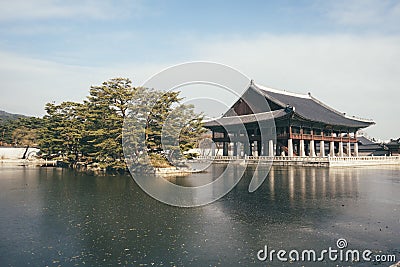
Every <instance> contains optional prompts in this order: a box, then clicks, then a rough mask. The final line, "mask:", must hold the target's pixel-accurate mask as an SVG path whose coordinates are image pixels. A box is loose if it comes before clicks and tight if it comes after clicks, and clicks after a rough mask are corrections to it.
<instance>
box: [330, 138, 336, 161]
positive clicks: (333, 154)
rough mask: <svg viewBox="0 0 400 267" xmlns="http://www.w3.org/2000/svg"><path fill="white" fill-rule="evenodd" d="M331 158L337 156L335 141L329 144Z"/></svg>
mask: <svg viewBox="0 0 400 267" xmlns="http://www.w3.org/2000/svg"><path fill="white" fill-rule="evenodd" d="M329 156H331V157H334V156H335V142H333V141H331V142H330V143H329Z"/></svg>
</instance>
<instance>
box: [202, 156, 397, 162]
mask: <svg viewBox="0 0 400 267" xmlns="http://www.w3.org/2000/svg"><path fill="white" fill-rule="evenodd" d="M197 159H199V160H202V159H207V160H223V161H230V160H239V159H242V160H250V161H254V160H259V161H285V162H290V161H292V162H310V163H311V162H325V163H328V162H356V161H359V162H362V161H364V162H372V161H374V162H376V161H380V162H385V161H386V162H398V163H400V156H357V157H353V156H351V157H348V156H347V157H336V156H335V157H331V156H329V155H328V156H326V157H300V156H295V157H287V156H274V157H270V156H244V157H242V156H199V157H197Z"/></svg>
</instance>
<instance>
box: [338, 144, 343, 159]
mask: <svg viewBox="0 0 400 267" xmlns="http://www.w3.org/2000/svg"><path fill="white" fill-rule="evenodd" d="M343 156H344V153H343V142H342V141H340V142H339V157H343Z"/></svg>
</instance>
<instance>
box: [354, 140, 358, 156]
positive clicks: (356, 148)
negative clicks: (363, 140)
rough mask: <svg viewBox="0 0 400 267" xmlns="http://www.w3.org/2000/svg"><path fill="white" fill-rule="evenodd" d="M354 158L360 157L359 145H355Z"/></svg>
mask: <svg viewBox="0 0 400 267" xmlns="http://www.w3.org/2000/svg"><path fill="white" fill-rule="evenodd" d="M354 156H356V157H358V143H357V142H355V143H354Z"/></svg>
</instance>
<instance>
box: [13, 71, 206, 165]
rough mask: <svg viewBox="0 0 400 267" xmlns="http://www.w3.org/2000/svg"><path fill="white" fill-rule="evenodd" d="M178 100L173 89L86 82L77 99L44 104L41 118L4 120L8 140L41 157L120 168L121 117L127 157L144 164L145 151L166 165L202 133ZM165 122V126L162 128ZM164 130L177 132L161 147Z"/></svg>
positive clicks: (198, 122)
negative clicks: (89, 84)
mask: <svg viewBox="0 0 400 267" xmlns="http://www.w3.org/2000/svg"><path fill="white" fill-rule="evenodd" d="M181 100H182V99H181V98H180V97H179V93H178V92H162V91H157V90H154V89H148V88H142V87H133V86H132V82H131V81H130V80H129V79H127V78H114V79H110V80H109V81H106V82H104V83H103V84H102V85H100V86H92V87H91V89H90V92H89V96H88V97H87V98H86V100H84V101H83V102H82V103H77V102H62V103H60V104H54V103H47V104H46V106H45V110H46V115H45V116H44V117H43V118H27V119H25V118H24V119H19V120H17V121H14V122H13V123H10V125H7V127H8V128H10V132H12V136H10V137H9V139H10V138H11V139H12V141H13V142H14V144H15V145H26V146H37V147H39V148H40V151H41V154H42V157H44V158H57V159H60V160H63V161H65V162H66V163H67V164H69V165H71V166H73V165H74V164H76V163H78V162H81V163H84V164H96V165H98V166H99V167H100V168H102V169H107V170H125V169H126V164H125V158H124V151H123V146H122V141H123V138H122V136H123V130H122V129H123V124H124V120H125V125H124V135H125V137H124V146H125V147H129V151H133V152H132V153H129V158H130V159H131V160H133V161H134V162H136V163H143V164H147V163H146V162H141V161H140V159H141V155H143V154H145V152H146V153H147V155H150V158H151V159H153V160H154V162H153V165H154V164H155V165H160V166H167V165H168V161H167V158H168V156H169V155H172V154H175V155H183V152H184V151H187V150H189V149H191V148H194V147H196V144H197V141H198V139H199V137H200V135H201V134H202V133H204V131H205V130H204V128H202V116H201V114H196V113H195V112H194V110H193V108H194V107H193V106H191V105H184V104H181V103H180V101H181ZM167 121H169V123H168V127H164V126H165V124H166V122H167ZM11 128H12V129H11ZM164 131H166V132H167V136H168V132H170V133H173V134H174V135H175V136H176V135H177V136H178V140H179V142H178V143H176V142H173V144H172V142H170V143H168V142H167V144H168V145H167V146H164V147H163V145H162V143H163V140H162V139H163V138H164V137H163V134H162V133H163V132H164ZM7 133H9V131H8V130H7ZM141 137H144V139H143V138H142V139H141ZM167 139H168V138H167ZM9 141H11V140H9ZM143 141H144V142H143ZM164 143H165V140H164Z"/></svg>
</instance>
